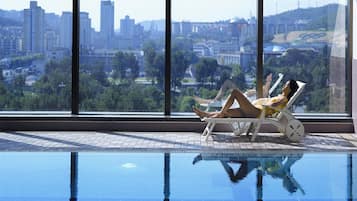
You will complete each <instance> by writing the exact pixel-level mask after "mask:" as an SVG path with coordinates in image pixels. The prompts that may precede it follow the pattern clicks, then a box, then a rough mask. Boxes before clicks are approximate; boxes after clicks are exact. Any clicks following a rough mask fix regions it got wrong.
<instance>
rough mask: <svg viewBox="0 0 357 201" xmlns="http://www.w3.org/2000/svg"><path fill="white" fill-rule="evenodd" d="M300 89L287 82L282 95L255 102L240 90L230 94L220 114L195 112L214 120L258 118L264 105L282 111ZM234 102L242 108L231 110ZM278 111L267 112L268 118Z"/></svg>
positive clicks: (198, 110) (291, 82)
mask: <svg viewBox="0 0 357 201" xmlns="http://www.w3.org/2000/svg"><path fill="white" fill-rule="evenodd" d="M298 88H299V86H298V84H297V83H296V81H295V80H289V81H288V82H286V84H285V85H284V87H283V89H282V93H281V94H279V95H278V96H275V97H272V98H259V99H257V100H255V101H253V102H250V101H249V100H248V99H247V97H246V96H245V95H244V94H243V93H242V92H241V91H240V90H239V89H234V90H233V91H232V93H231V94H230V96H229V98H228V100H227V102H226V104H225V105H224V106H223V108H222V110H221V111H219V112H204V111H202V110H200V109H198V108H195V107H194V108H193V111H194V112H195V113H196V114H197V115H198V116H199V117H200V118H205V117H213V118H223V117H253V118H255V117H258V116H259V115H260V113H261V112H262V110H263V105H268V106H272V107H276V108H278V109H282V108H284V107H285V106H286V104H287V103H288V101H289V99H290V98H291V97H292V96H293V95H294V93H295V92H296V91H297V89H298ZM234 100H237V102H238V103H239V105H240V107H239V108H234V109H230V107H231V106H232V104H233V102H234ZM275 112H276V111H275V110H273V109H267V110H266V113H265V114H266V116H271V115H272V114H274V113H275Z"/></svg>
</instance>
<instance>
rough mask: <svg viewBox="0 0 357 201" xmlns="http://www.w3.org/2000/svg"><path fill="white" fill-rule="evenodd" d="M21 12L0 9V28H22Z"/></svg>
mask: <svg viewBox="0 0 357 201" xmlns="http://www.w3.org/2000/svg"><path fill="white" fill-rule="evenodd" d="M22 23H23V12H22V11H15V10H10V11H8V10H1V9H0V26H22Z"/></svg>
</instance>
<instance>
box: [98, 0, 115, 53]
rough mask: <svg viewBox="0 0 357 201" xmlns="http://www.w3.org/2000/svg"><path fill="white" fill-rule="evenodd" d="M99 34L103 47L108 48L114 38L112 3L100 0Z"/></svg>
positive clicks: (108, 0)
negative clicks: (103, 43)
mask: <svg viewBox="0 0 357 201" xmlns="http://www.w3.org/2000/svg"><path fill="white" fill-rule="evenodd" d="M100 33H101V35H102V37H103V38H104V42H105V46H106V47H107V48H109V47H110V44H111V42H110V41H111V40H112V38H113V36H114V2H113V1H111V0H102V1H101V3H100Z"/></svg>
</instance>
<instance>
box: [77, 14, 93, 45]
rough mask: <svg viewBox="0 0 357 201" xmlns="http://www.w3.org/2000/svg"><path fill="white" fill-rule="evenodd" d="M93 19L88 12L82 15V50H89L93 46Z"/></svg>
mask: <svg viewBox="0 0 357 201" xmlns="http://www.w3.org/2000/svg"><path fill="white" fill-rule="evenodd" d="M91 23H92V21H91V19H90V18H89V14H88V13H87V12H81V13H80V37H79V38H80V43H79V45H80V47H81V48H89V47H90V46H91V45H92V41H91V33H92V29H91Z"/></svg>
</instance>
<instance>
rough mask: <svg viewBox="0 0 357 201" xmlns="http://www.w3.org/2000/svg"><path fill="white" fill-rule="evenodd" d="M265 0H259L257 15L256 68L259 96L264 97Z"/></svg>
mask: <svg viewBox="0 0 357 201" xmlns="http://www.w3.org/2000/svg"><path fill="white" fill-rule="evenodd" d="M263 3H264V2H263V0H257V16H258V28H257V36H258V38H257V68H256V82H257V86H256V88H257V95H258V96H257V97H258V98H261V97H263V51H264V50H263V43H264V40H263V37H264V33H263V32H264V24H263V23H264V10H263Z"/></svg>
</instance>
